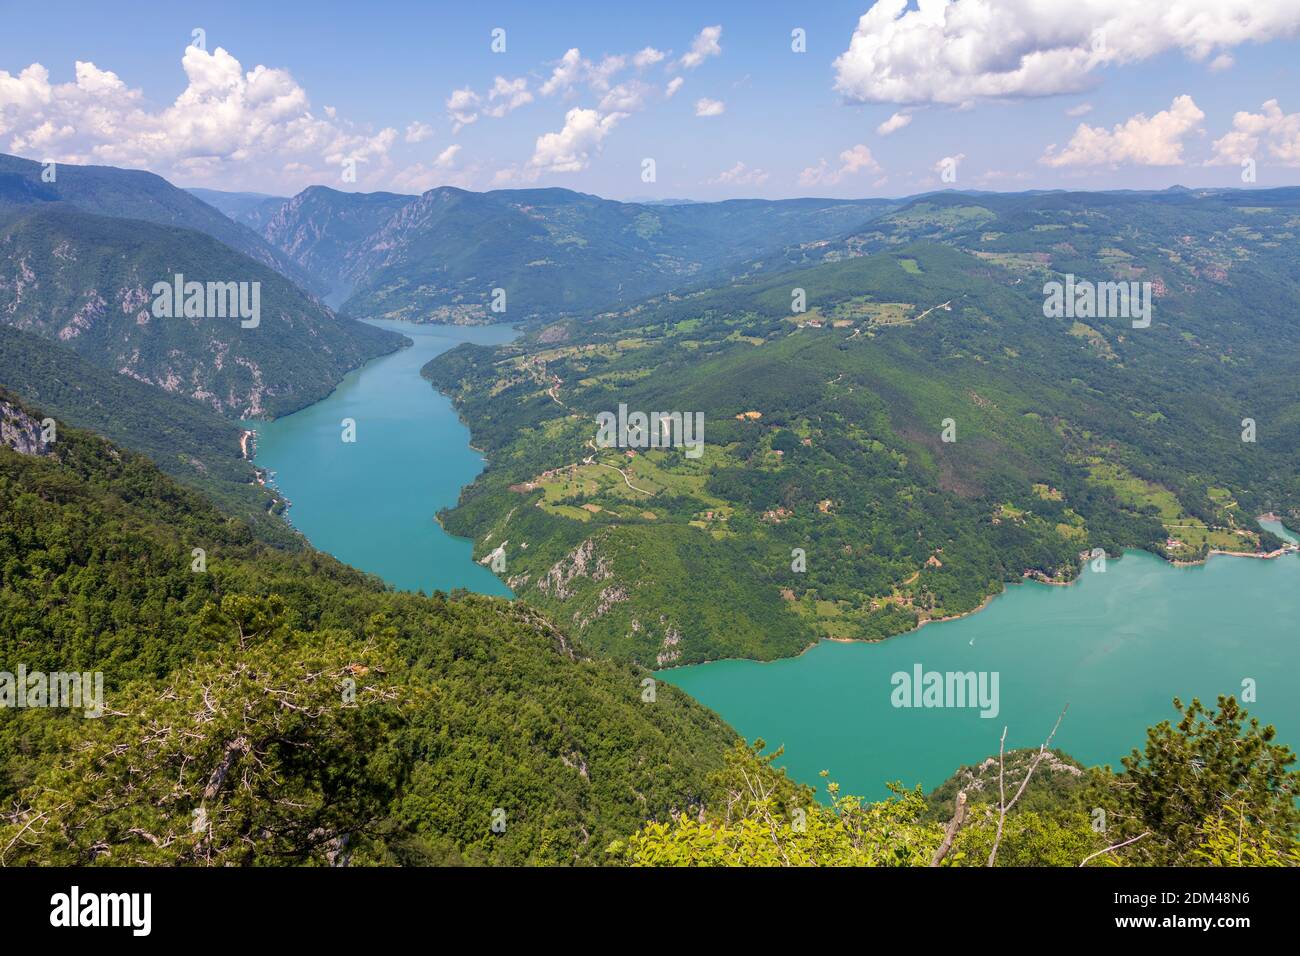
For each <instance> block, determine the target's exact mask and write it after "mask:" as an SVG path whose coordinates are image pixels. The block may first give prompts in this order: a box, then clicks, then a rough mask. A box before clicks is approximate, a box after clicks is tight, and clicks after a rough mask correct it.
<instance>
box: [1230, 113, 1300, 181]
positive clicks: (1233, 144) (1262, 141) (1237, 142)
mask: <svg viewBox="0 0 1300 956" xmlns="http://www.w3.org/2000/svg"><path fill="white" fill-rule="evenodd" d="M1261 147H1262V148H1263V149H1264V150H1265V151H1267V154H1268V155H1269V156H1271V157H1272V158H1273V159H1275V160H1277V161H1278V162H1280V163H1282V164H1283V165H1286V166H1300V113H1283V112H1282V107H1281V105H1280V104H1279V103H1278V101H1277V100H1269V101H1268V102H1267V103H1265V104H1264V105H1263V106H1262V107H1260V112H1258V113H1248V112H1246V111H1244V110H1243V111H1241V112H1238V113H1236V114H1234V115H1233V117H1232V130H1231V131H1230V132H1228V133H1226V134H1224V135H1223V136H1222V137H1221V138H1219V139H1216V140H1215V141H1214V146H1213V148H1214V156H1213V158H1212V159H1210V164H1211V165H1220V164H1238V163H1240V162H1241V161H1242V160H1244V159H1256V160H1258V159H1260V158H1261V156H1260V150H1261Z"/></svg>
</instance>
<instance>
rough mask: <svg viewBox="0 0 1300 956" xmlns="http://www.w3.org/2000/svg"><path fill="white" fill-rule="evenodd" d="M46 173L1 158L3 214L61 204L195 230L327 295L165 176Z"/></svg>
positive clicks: (85, 170) (92, 170)
mask: <svg viewBox="0 0 1300 956" xmlns="http://www.w3.org/2000/svg"><path fill="white" fill-rule="evenodd" d="M43 169H44V166H43V165H42V164H41V163H35V162H32V161H31V160H29V159H21V158H19V157H17V156H8V155H5V154H3V153H0V212H2V211H3V210H5V209H6V208H7V207H12V206H31V205H39V204H44V203H54V202H62V203H67V204H68V205H70V206H74V207H76V208H77V209H79V210H81V211H82V212H89V213H95V214H97V215H100V216H114V217H117V218H121V219H142V220H144V221H145V222H152V223H155V224H156V225H160V226H179V227H182V228H185V229H193V230H195V231H196V232H202V233H205V234H207V235H209V236H211V237H212V238H213V239H216V240H217V241H219V242H221V243H223V244H225V245H227V246H229V247H230V248H231V249H234V250H236V251H237V252H242V253H243V254H244V255H246V256H248V257H249V258H250V259H253V260H255V261H256V262H260V263H262V264H263V265H265V266H269V267H270V268H272V269H274V270H275V271H276V272H279V273H280V274H281V275H283V276H285V277H287V278H289V279H291V280H292V281H293V282H294V283H296V284H297V285H299V286H301V287H303V288H304V289H306V290H308V291H309V292H312V293H321V292H323V291H324V288H323V287H321V286H319V285H317V284H316V280H314V279H313V278H312V277H311V276H310V275H309V274H308V273H307V272H306V271H305V270H303V269H302V268H301V267H300V266H298V265H297V264H296V263H295V262H293V260H292V259H290V258H289V257H288V256H286V255H284V253H282V252H280V251H279V250H278V249H275V248H274V247H273V246H271V245H270V243H268V242H267V241H266V240H264V239H263V238H262V237H261V236H259V235H258V234H257V233H256V232H254V231H253V230H252V229H250V228H248V227H247V226H245V225H243V224H241V223H239V222H233V223H232V222H231V220H230V217H228V216H222V215H220V214H219V213H218V212H217V210H215V209H213V208H212V207H211V206H209V205H208V204H207V203H205V202H202V201H200V200H199V199H198V198H197V197H195V196H193V195H191V194H190V193H188V192H186V191H185V190H183V189H178V188H176V187H175V186H173V185H172V184H171V183H169V182H167V180H165V179H163V178H162V177H161V176H155V175H154V174H153V173H148V172H144V171H143V170H135V169H118V168H116V167H113V166H73V165H68V164H62V165H58V166H55V167H54V169H53V176H54V181H53V182H46V181H45V177H42V171H43Z"/></svg>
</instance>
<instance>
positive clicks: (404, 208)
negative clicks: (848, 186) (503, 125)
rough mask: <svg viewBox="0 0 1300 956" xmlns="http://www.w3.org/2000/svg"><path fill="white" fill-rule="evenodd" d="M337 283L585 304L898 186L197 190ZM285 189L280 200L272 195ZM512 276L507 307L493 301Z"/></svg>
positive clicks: (824, 226)
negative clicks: (656, 192)
mask: <svg viewBox="0 0 1300 956" xmlns="http://www.w3.org/2000/svg"><path fill="white" fill-rule="evenodd" d="M199 195H201V196H203V197H204V198H205V199H207V200H208V201H210V202H212V203H213V205H215V206H217V207H218V208H221V209H223V210H224V211H225V212H226V213H227V214H228V215H230V216H231V217H233V218H234V219H235V220H236V221H237V222H239V223H240V224H243V225H247V226H249V227H251V228H256V229H257V230H258V231H259V232H260V234H261V236H262V238H263V239H265V240H266V241H267V242H268V243H269V244H271V245H272V246H274V247H275V248H276V249H278V250H279V251H280V252H281V253H283V254H284V255H286V256H288V257H289V258H290V259H292V260H293V261H294V262H295V263H296V264H297V265H299V266H300V267H302V268H303V269H304V270H306V271H307V272H308V273H309V274H310V275H311V276H313V278H314V279H315V280H316V282H317V283H318V284H329V285H331V288H332V290H333V296H332V297H331V299H330V302H331V303H332V304H336V305H338V307H339V309H340V311H342V312H344V313H346V314H349V315H353V316H356V317H359V318H379V317H382V318H396V319H407V320H411V321H417V322H452V323H478V322H488V321H503V320H506V319H511V320H519V321H525V320H531V319H537V318H550V317H554V316H556V315H558V314H563V313H574V312H590V311H593V310H599V309H603V308H609V307H613V306H617V305H620V304H626V303H630V302H635V301H637V300H639V299H642V298H645V297H646V296H649V295H654V294H656V293H660V292H666V291H668V290H670V289H677V288H681V287H683V286H690V285H699V284H701V283H704V282H706V281H710V282H720V281H725V280H726V279H727V278H729V277H730V276H731V275H733V274H738V273H744V272H747V271H749V269H750V268H751V267H752V266H751V264H752V263H754V262H755V261H757V260H761V259H762V258H764V257H767V256H770V255H772V254H774V253H776V252H778V251H779V250H782V249H784V248H786V247H787V246H795V247H799V246H802V245H805V244H808V243H815V242H819V241H824V240H826V239H829V238H832V237H836V236H839V235H842V234H844V233H846V232H848V231H850V230H853V229H856V228H859V227H862V226H864V225H865V224H867V223H868V222H870V221H872V220H873V219H875V218H876V217H877V216H879V215H881V214H882V213H884V212H887V211H889V210H891V209H894V208H897V207H898V205H899V203H898V202H897V201H895V200H881V199H860V200H834V199H791V200H781V201H776V202H770V201H766V200H756V199H741V200H732V201H729V202H713V203H686V202H672V203H667V202H665V203H654V204H649V203H622V202H615V201H612V200H607V199H601V198H599V197H596V196H589V195H586V194H584V193H577V192H573V191H571V190H567V189H511V190H496V191H492V192H486V193H474V192H468V191H466V190H463V189H455V188H452V187H446V186H444V187H440V188H438V189H432V190H430V191H428V192H426V193H424V194H423V195H420V196H406V195H399V194H396V193H345V192H339V191H337V190H334V189H329V188H326V187H324V186H312V187H310V188H308V189H306V190H304V191H303V192H301V193H299V194H298V195H297V196H294V197H293V198H292V199H287V200H283V201H281V200H276V199H255V198H253V197H249V196H248V195H247V194H226V195H224V196H223V195H218V194H215V193H213V192H212V191H209V190H204V191H201V192H200V193H199ZM277 203H278V207H277ZM496 289H501V290H504V293H505V311H504V312H493V311H492V310H491V306H492V297H493V291H494V290H496Z"/></svg>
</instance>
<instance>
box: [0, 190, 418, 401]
mask: <svg viewBox="0 0 1300 956" xmlns="http://www.w3.org/2000/svg"><path fill="white" fill-rule="evenodd" d="M0 248H3V249H4V251H5V254H4V256H3V258H0V321H3V322H4V323H5V324H8V325H12V326H15V327H17V328H20V329H26V330H28V331H31V332H35V333H37V334H39V335H43V336H45V337H46V338H49V339H53V340H55V341H58V342H61V343H63V344H64V345H65V346H67V347H68V348H71V349H73V350H74V351H76V352H78V353H80V354H81V355H82V356H84V357H85V358H87V359H89V360H90V361H92V362H94V363H95V364H97V365H99V366H101V367H102V368H107V369H109V370H111V371H114V372H119V373H121V374H123V375H127V376H130V377H131V378H135V379H137V380H139V381H142V382H147V383H149V384H152V385H157V386H158V387H159V388H161V389H163V390H165V391H168V392H172V393H174V394H179V395H185V396H188V397H190V398H194V399H196V400H198V401H200V402H203V403H204V404H206V405H209V406H211V407H212V408H214V409H215V410H217V411H218V412H221V413H223V414H225V415H230V416H234V417H261V416H275V415H284V414H287V413H288V412H291V411H294V410H296V409H298V408H302V407H303V406H304V405H309V404H311V403H312V402H314V401H317V400H318V399H320V398H322V397H324V396H325V395H327V394H328V393H329V391H330V390H331V389H332V388H333V387H334V385H335V384H336V383H337V382H338V380H339V379H340V378H342V377H343V375H344V374H345V373H346V372H347V371H348V370H349V369H352V368H355V367H356V366H357V365H359V364H361V363H362V362H364V361H365V360H367V359H369V358H372V357H374V356H376V355H380V354H382V353H384V352H386V351H391V350H392V349H394V348H396V347H398V346H399V345H400V344H401V339H400V337H399V336H396V335H393V334H392V333H389V332H384V331H381V330H379V329H376V328H373V327H372V326H367V325H362V324H361V323H356V322H352V321H350V320H347V319H340V318H338V317H336V316H334V315H333V314H332V313H331V312H330V311H329V309H327V308H326V307H325V306H324V305H322V304H321V303H320V302H319V301H317V300H316V299H314V298H312V297H310V296H309V295H308V294H307V293H305V292H303V291H302V290H300V289H299V288H298V287H297V286H295V285H294V284H293V283H291V282H289V281H288V280H287V279H285V278H284V277H283V276H281V275H280V274H279V273H277V272H275V271H273V270H272V269H270V268H269V267H267V266H265V265H263V264H262V263H260V262H255V261H254V260H252V259H250V258H249V257H247V256H245V255H242V254H241V253H239V252H237V251H235V250H234V249H232V248H231V247H229V246H226V245H224V244H222V243H221V242H219V241H217V240H216V239H214V238H212V237H211V236H209V235H206V234H205V233H201V232H195V231H194V230H192V229H182V228H177V227H174V226H161V225H155V224H153V223H150V222H144V221H141V220H138V219H124V218H115V217H109V216H101V215H92V214H90V213H86V212H82V211H80V210H79V209H77V208H75V207H72V206H70V205H68V204H65V203H37V204H32V205H27V206H11V207H10V208H8V209H7V210H0ZM177 274H179V275H182V276H184V277H186V280H187V281H189V280H193V281H199V282H221V283H226V282H240V283H247V284H249V286H250V288H251V284H252V283H258V288H259V290H260V293H259V295H260V321H259V324H258V326H257V327H256V328H244V327H242V324H241V322H240V320H239V319H237V318H217V317H191V318H186V317H179V316H178V317H171V318H159V317H157V316H155V315H154V313H153V301H154V299H155V296H154V295H153V291H152V290H153V288H154V286H155V284H156V283H158V282H172V281H173V277H174V276H175V275H177Z"/></svg>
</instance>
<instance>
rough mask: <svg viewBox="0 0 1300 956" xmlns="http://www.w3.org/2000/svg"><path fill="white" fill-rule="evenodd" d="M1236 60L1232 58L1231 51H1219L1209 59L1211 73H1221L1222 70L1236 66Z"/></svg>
mask: <svg viewBox="0 0 1300 956" xmlns="http://www.w3.org/2000/svg"><path fill="white" fill-rule="evenodd" d="M1236 64H1237V61H1236V60H1235V59H1233V56H1232V54H1231V53H1220V54H1219V55H1218V56H1216V57H1215V58H1214V59H1213V60H1211V61H1210V72H1211V73H1222V72H1223V71H1224V70H1231V69H1232V68H1233V67H1234V66H1236Z"/></svg>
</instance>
